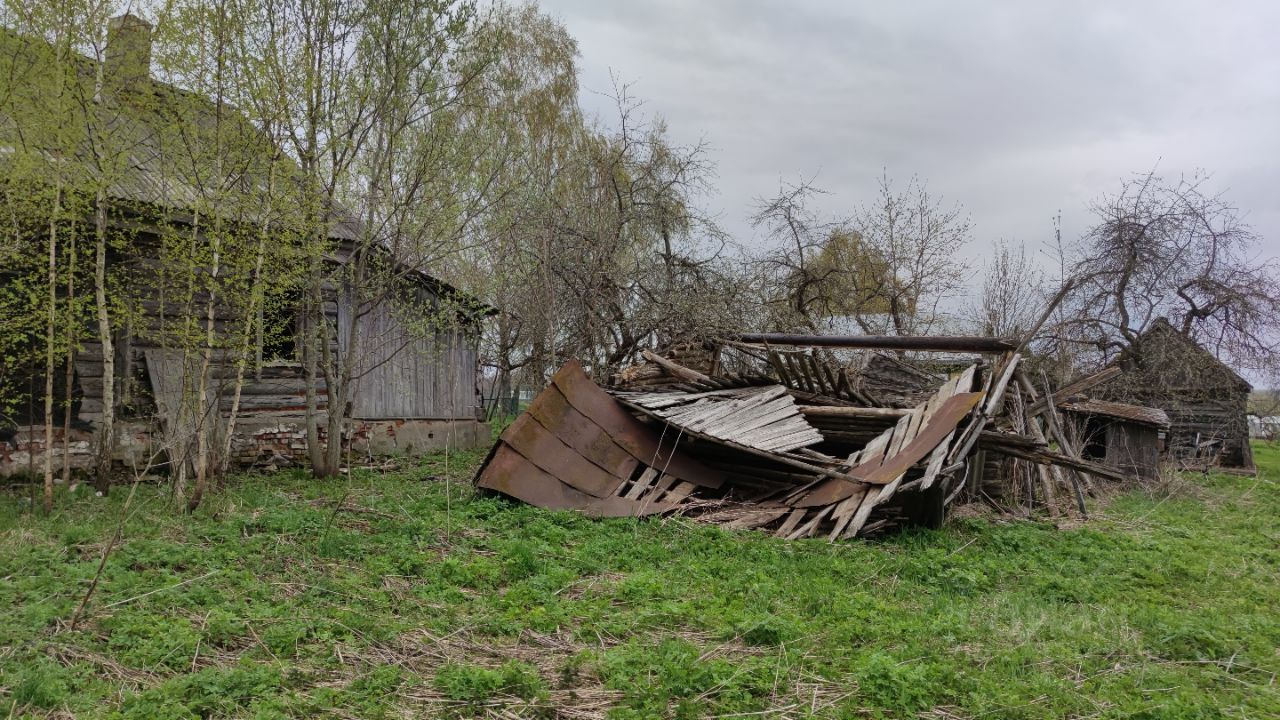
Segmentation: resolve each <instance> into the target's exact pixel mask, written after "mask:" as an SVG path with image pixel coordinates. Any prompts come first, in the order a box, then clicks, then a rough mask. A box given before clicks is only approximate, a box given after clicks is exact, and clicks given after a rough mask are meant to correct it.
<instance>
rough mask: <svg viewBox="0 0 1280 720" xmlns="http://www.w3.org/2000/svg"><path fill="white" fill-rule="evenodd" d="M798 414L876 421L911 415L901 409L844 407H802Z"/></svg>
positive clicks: (908, 411) (909, 412)
mask: <svg viewBox="0 0 1280 720" xmlns="http://www.w3.org/2000/svg"><path fill="white" fill-rule="evenodd" d="M800 412H802V413H804V414H805V415H806V416H809V417H834V418H878V419H884V418H892V419H897V418H900V417H902V416H904V415H910V414H911V411H910V410H905V409H902V408H878V407H852V406H850V407H844V406H839V405H802V406H800Z"/></svg>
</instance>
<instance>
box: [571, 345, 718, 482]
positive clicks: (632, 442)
mask: <svg viewBox="0 0 1280 720" xmlns="http://www.w3.org/2000/svg"><path fill="white" fill-rule="evenodd" d="M552 382H553V383H554V384H555V386H556V387H557V388H559V389H560V392H561V393H562V394H563V395H564V398H565V400H567V401H568V403H569V404H570V405H571V406H573V408H574V409H575V410H577V411H578V412H580V413H582V414H583V415H584V416H586V417H587V418H588V419H590V420H591V421H592V422H594V423H596V424H597V425H599V426H600V428H601V429H602V430H604V431H605V432H606V433H608V434H609V436H610V437H612V438H613V439H614V441H615V442H617V443H618V444H619V445H621V446H622V447H623V448H625V449H626V451H627V452H629V453H631V454H632V455H634V456H635V457H636V459H638V460H639V461H640V462H642V463H644V464H645V465H649V466H651V467H656V468H658V469H659V470H661V471H663V472H664V473H666V474H668V475H675V476H676V477H678V478H680V479H681V480H684V481H686V482H691V483H693V484H695V485H701V486H703V487H708V488H718V487H720V485H721V484H723V483H724V476H723V475H722V474H720V473H718V472H716V471H715V470H712V469H711V468H709V467H707V466H705V465H703V464H702V463H700V462H698V461H696V460H694V459H693V458H691V457H689V456H688V455H685V454H684V453H682V452H678V451H676V449H675V443H676V433H675V431H671V432H669V433H668V436H667V437H665V438H662V437H661V436H660V435H659V433H658V432H656V431H655V430H654V429H653V428H651V427H649V426H647V425H645V424H644V423H642V422H640V421H639V420H637V419H636V418H635V417H633V416H632V415H631V413H629V412H627V411H626V410H625V409H624V408H623V407H622V406H621V405H619V404H618V401H617V400H615V399H613V398H612V397H611V396H610V395H609V394H608V393H606V392H605V391H603V390H601V389H600V388H599V387H597V386H596V384H595V383H593V382H591V378H588V377H587V375H586V373H584V372H583V371H582V366H581V365H579V364H578V361H576V360H570V361H569V362H567V363H565V365H564V367H562V368H560V370H559V372H557V373H556V374H555V376H554V377H553V378H552Z"/></svg>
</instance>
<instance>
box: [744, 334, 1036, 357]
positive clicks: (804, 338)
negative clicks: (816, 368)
mask: <svg viewBox="0 0 1280 720" xmlns="http://www.w3.org/2000/svg"><path fill="white" fill-rule="evenodd" d="M729 339H731V340H735V341H737V342H740V343H748V344H752V345H788V346H794V347H834V348H860V349H867V350H921V351H926V352H967V353H1003V352H1008V351H1010V350H1013V349H1014V348H1016V347H1017V346H1018V344H1017V343H1016V342H1014V341H1011V340H1005V339H1002V338H992V337H976V336H968V335H932V336H916V337H913V336H900V335H795V334H788V333H743V334H740V335H733V336H731V337H730V338H729Z"/></svg>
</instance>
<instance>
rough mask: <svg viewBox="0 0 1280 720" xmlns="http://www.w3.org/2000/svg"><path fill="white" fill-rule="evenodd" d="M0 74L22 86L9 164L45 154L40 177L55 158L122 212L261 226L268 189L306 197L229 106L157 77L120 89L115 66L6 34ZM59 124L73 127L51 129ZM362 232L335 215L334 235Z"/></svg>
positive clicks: (262, 137)
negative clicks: (197, 215) (60, 56)
mask: <svg viewBox="0 0 1280 720" xmlns="http://www.w3.org/2000/svg"><path fill="white" fill-rule="evenodd" d="M60 67H61V68H66V69H68V70H69V72H70V73H71V74H72V76H71V77H70V78H66V79H67V80H69V82H65V83H64V82H63V81H62V77H61V76H60V75H59V72H60ZM0 72H3V73H4V75H5V76H7V77H20V78H22V79H23V80H22V82H19V83H14V84H13V88H12V95H11V96H10V97H9V98H8V99H7V101H6V102H5V103H3V105H0V149H3V150H4V151H5V152H4V153H3V155H5V156H7V157H9V158H11V160H10V161H11V162H16V160H13V159H12V158H15V157H16V156H17V154H18V152H17V149H18V148H19V147H21V148H22V149H23V150H24V151H25V152H26V153H27V154H28V155H29V157H35V158H38V157H40V156H42V155H43V157H45V158H47V159H48V160H49V161H50V162H49V164H48V166H46V167H44V168H39V169H38V171H45V170H48V169H49V168H50V167H57V165H55V164H54V162H53V161H54V159H55V158H57V159H58V160H60V161H61V162H62V163H63V164H62V165H61V167H65V168H69V169H70V170H72V172H71V173H64V178H63V179H64V181H67V184H68V185H71V182H73V181H74V180H75V179H76V178H86V179H88V180H89V183H87V184H88V185H90V186H99V183H100V184H101V186H102V187H104V189H105V192H106V194H107V196H108V197H110V198H112V199H113V200H115V201H117V203H122V204H124V205H126V206H133V207H134V208H135V209H141V208H150V209H152V210H159V211H160V212H162V213H164V214H165V215H166V216H167V218H168V219H171V220H179V221H183V220H186V219H187V218H189V217H190V215H191V214H192V213H194V212H195V210H196V209H197V208H200V209H201V211H202V212H204V213H207V214H211V213H217V214H218V215H221V216H223V217H224V218H226V219H229V220H232V221H238V222H256V221H258V220H260V218H261V217H262V216H263V214H264V213H265V212H268V211H271V210H272V208H270V207H269V206H268V203H269V202H270V201H269V199H268V198H267V192H268V190H269V189H274V192H275V193H276V194H277V196H281V195H282V194H283V193H284V192H296V193H299V194H300V193H301V192H302V183H301V181H300V179H299V177H298V175H297V173H296V170H294V166H293V165H292V163H290V162H288V159H287V158H285V162H283V163H275V168H276V171H277V173H278V171H279V170H280V169H282V168H283V169H284V174H285V175H286V177H276V178H274V180H273V178H272V165H273V158H277V157H279V149H278V147H277V146H276V145H275V144H274V143H273V141H272V140H271V138H270V137H268V136H267V135H266V134H265V133H264V132H262V131H261V130H260V129H259V128H257V127H256V126H254V125H253V123H251V122H249V120H248V119H247V118H246V117H245V116H244V114H243V113H241V112H240V111H239V110H238V109H236V108H235V107H233V106H231V105H228V104H225V103H223V104H219V103H216V102H214V101H213V100H211V99H210V98H207V97H204V96H202V95H200V94H198V93H193V92H190V91H187V90H183V89H181V88H178V87H176V86H174V85H171V84H169V83H165V82H161V81H159V80H156V79H154V78H152V77H150V75H144V76H143V77H142V78H141V79H140V81H139V82H136V83H134V84H131V85H130V86H128V88H127V89H126V88H122V87H119V86H117V85H116V84H115V83H113V82H111V76H110V73H111V72H112V71H111V68H110V63H109V62H108V63H107V64H103V63H99V62H98V61H97V60H95V59H92V58H89V57H85V56H83V55H80V54H73V56H72V57H71V58H70V61H69V62H64V63H62V64H61V65H60V64H59V63H58V62H57V61H56V55H55V51H54V48H53V46H51V45H50V44H49V43H48V42H46V41H44V40H43V39H39V38H32V37H27V36H23V35H19V34H17V33H15V32H14V31H12V30H9V29H7V28H0ZM61 87H66V88H69V89H70V92H69V93H66V94H65V95H63V96H62V98H61V100H60V101H57V104H56V105H55V104H54V103H55V101H54V100H53V99H52V98H54V97H57V95H56V94H55V93H56V92H57V90H58V89H59V88H61ZM54 115H56V116H59V117H62V118H64V119H65V120H66V122H61V123H52V122H49V121H48V119H47V118H48V117H49V116H54ZM95 147H96V148H97V149H96V150H95ZM103 148H105V151H104V150H103ZM215 149H216V155H217V159H216V161H215V159H214V156H215ZM68 154H69V155H70V157H67V155H68ZM289 184H292V188H291V187H290V186H289ZM294 205H295V206H298V207H300V206H301V203H295V204H294ZM357 227H358V224H357V223H356V222H355V220H354V219H353V218H351V217H350V215H349V214H348V213H345V212H335V213H333V221H332V226H331V229H330V236H331V237H332V238H334V239H354V238H355V237H356V229H357Z"/></svg>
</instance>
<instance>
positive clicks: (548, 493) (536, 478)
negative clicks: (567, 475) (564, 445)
mask: <svg viewBox="0 0 1280 720" xmlns="http://www.w3.org/2000/svg"><path fill="white" fill-rule="evenodd" d="M478 485H479V486H480V487H482V488H486V489H489V490H495V491H497V492H500V493H502V494H504V495H509V496H511V497H513V498H516V499H517V500H523V501H524V502H527V503H529V504H531V505H537V506H538V507H543V508H547V509H549V510H580V511H582V512H583V513H585V514H587V515H591V516H592V517H639V516H643V515H656V514H659V513H664V512H668V511H670V510H672V509H674V508H675V504H673V503H665V502H663V503H653V502H643V501H641V502H637V501H635V500H624V499H622V498H618V497H610V498H597V497H592V496H591V495H588V494H586V493H584V492H582V491H580V490H577V489H574V488H573V487H570V486H569V485H566V484H564V483H563V482H560V480H559V479H558V478H556V477H554V476H552V475H549V474H547V473H546V472H543V471H542V470H541V469H540V468H538V466H536V465H534V464H533V463H531V462H529V461H528V460H527V459H525V458H524V457H522V456H521V455H520V453H518V452H516V451H515V450H514V449H512V448H511V447H510V446H508V445H506V444H504V443H499V444H498V446H497V448H496V449H495V450H494V452H493V455H492V456H491V457H490V458H489V461H488V462H487V463H486V464H485V466H484V468H483V469H482V470H481V472H480V476H479V478H478Z"/></svg>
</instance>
